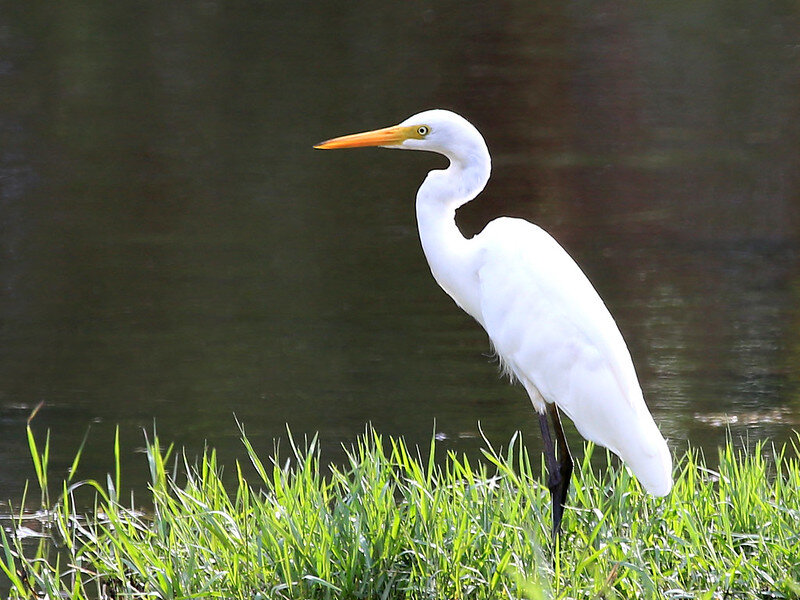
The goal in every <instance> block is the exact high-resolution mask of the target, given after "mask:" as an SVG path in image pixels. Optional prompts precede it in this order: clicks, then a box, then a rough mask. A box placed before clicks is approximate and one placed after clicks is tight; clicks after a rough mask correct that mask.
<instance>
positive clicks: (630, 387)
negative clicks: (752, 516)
mask: <svg viewBox="0 0 800 600" xmlns="http://www.w3.org/2000/svg"><path fill="white" fill-rule="evenodd" d="M472 243H473V244H476V245H477V248H478V251H477V253H476V275H477V279H478V285H479V308H478V311H479V314H473V316H474V317H475V318H476V319H477V320H478V321H479V322H480V323H481V324H482V325H483V326H484V328H485V329H486V331H487V333H488V334H489V337H490V339H491V341H492V344H493V345H494V348H495V350H496V351H497V353H498V354H499V356H500V358H501V360H502V361H503V364H504V367H505V368H506V369H507V370H508V371H509V372H510V373H512V374H513V375H514V376H515V377H516V378H517V379H519V380H520V382H521V383H522V384H523V385H524V386H525V388H526V390H527V391H528V393H529V395H530V396H531V400H532V402H533V404H534V406H535V407H536V408H537V410H539V411H540V412H542V411H543V410H544V402H554V403H555V404H557V405H558V407H559V408H560V409H561V410H562V411H563V412H565V413H566V414H567V416H569V417H570V419H572V421H573V422H574V423H575V426H576V428H577V429H578V431H579V432H580V433H581V435H583V437H585V438H586V439H588V440H591V441H593V442H595V443H597V444H600V445H602V446H604V447H606V448H608V449H610V450H611V451H612V452H614V453H615V454H617V455H618V456H620V458H622V459H623V460H624V461H625V463H626V464H628V466H629V467H630V468H631V470H632V471H633V472H634V474H635V475H636V476H637V478H638V479H639V480H640V481H641V483H642V484H643V486H644V487H645V488H646V489H647V490H648V491H649V492H650V493H652V494H656V495H664V494H666V493H668V492H669V490H670V488H671V487H672V460H671V456H670V453H669V449H668V447H667V444H666V442H665V441H664V438H663V437H662V436H661V433H660V432H659V431H658V428H657V427H656V425H655V423H654V421H653V418H652V417H651V415H650V413H649V411H648V410H647V406H646V405H645V402H644V398H643V397H642V391H641V387H640V386H639V382H638V379H637V377H636V372H635V369H634V367H633V362H632V360H631V357H630V353H629V352H628V348H627V346H626V344H625V341H624V340H623V338H622V334H621V333H620V331H619V329H618V327H617V325H616V323H615V322H614V319H613V318H612V316H611V314H610V313H609V311H608V309H607V308H606V306H605V304H604V303H603V301H602V300H601V298H600V296H599V295H598V294H597V292H596V291H595V289H594V287H593V286H592V285H591V283H590V282H589V280H588V279H587V278H586V276H585V275H584V274H583V272H582V271H581V270H580V268H579V267H578V265H577V264H576V263H575V261H573V260H572V258H571V257H570V256H569V255H568V254H567V253H566V251H565V250H564V249H563V248H561V246H559V244H558V243H557V242H556V241H555V240H554V239H553V238H552V237H550V236H549V235H548V234H547V233H546V232H544V231H543V230H542V229H540V228H539V227H537V226H536V225H533V224H531V223H529V222H527V221H524V220H521V219H512V218H501V219H496V220H495V221H492V222H491V223H490V224H489V225H487V227H486V228H485V229H484V230H483V231H482V232H481V233H480V234H478V235H477V236H475V238H473V240H472Z"/></svg>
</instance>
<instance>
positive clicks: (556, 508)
mask: <svg viewBox="0 0 800 600" xmlns="http://www.w3.org/2000/svg"><path fill="white" fill-rule="evenodd" d="M547 412H548V413H550V417H551V418H552V420H553V428H554V429H555V432H556V443H557V444H558V454H559V459H560V460H556V448H555V444H553V438H552V437H551V436H550V427H549V424H548V422H547V415H546V414H540V415H539V427H540V428H541V430H542V439H543V440H544V457H545V462H546V463H547V487H548V489H549V490H550V497H551V498H552V501H553V536H554V537H555V536H556V535H557V534H558V533H559V531H560V530H561V517H562V516H563V514H564V504H565V502H566V501H567V493H568V492H569V481H570V478H571V477H572V455H571V454H570V452H569V446H568V445H567V438H566V437H565V436H564V429H563V427H561V418H560V417H559V414H558V408H557V407H556V405H555V404H548V405H547Z"/></svg>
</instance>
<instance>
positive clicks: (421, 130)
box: [417, 125, 430, 137]
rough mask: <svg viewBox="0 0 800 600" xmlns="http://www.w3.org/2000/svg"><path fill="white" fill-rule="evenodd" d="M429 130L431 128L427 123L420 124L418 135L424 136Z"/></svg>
mask: <svg viewBox="0 0 800 600" xmlns="http://www.w3.org/2000/svg"><path fill="white" fill-rule="evenodd" d="M429 131H430V128H429V127H428V126H427V125H420V126H419V127H417V135H420V136H423V137H424V136H426V135H428V132H429Z"/></svg>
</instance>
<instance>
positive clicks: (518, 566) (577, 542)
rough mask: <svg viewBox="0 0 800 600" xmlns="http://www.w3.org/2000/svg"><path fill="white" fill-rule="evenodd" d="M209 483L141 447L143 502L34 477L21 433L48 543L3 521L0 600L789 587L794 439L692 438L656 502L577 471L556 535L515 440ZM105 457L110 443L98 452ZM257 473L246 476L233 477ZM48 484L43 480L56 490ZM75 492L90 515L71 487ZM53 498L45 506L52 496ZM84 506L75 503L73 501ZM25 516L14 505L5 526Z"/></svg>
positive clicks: (369, 446)
mask: <svg viewBox="0 0 800 600" xmlns="http://www.w3.org/2000/svg"><path fill="white" fill-rule="evenodd" d="M242 439H243V442H244V447H245V449H246V453H247V458H248V459H249V461H250V462H251V463H252V467H254V469H253V468H251V467H250V466H248V465H246V464H238V463H237V464H235V465H234V468H235V472H236V475H237V479H238V484H237V485H235V486H231V487H232V488H233V489H226V488H225V486H223V483H222V480H221V468H220V465H218V464H217V460H216V456H215V452H214V451H213V450H208V451H207V452H206V453H205V454H204V455H203V456H202V457H199V458H197V459H195V460H191V461H190V460H189V459H187V457H185V456H183V455H181V454H179V453H175V452H173V451H172V449H170V448H167V449H165V448H164V447H162V445H161V443H160V441H159V440H158V439H157V438H156V439H153V440H152V441H150V442H148V444H147V453H146V460H147V461H148V463H149V467H150V473H151V487H150V490H149V495H148V498H147V501H148V502H150V503H151V506H152V511H147V513H146V514H145V513H142V512H140V511H138V510H136V509H135V508H134V507H133V503H132V501H129V503H125V502H123V500H122V499H121V498H120V496H119V494H118V491H119V490H120V486H121V484H122V477H121V473H120V470H119V466H117V470H116V472H115V473H113V474H112V475H110V476H109V477H108V479H107V481H106V482H105V483H103V484H101V483H100V482H98V481H81V482H76V481H74V480H73V479H74V477H75V473H76V472H77V466H78V462H79V459H80V452H78V455H77V457H76V458H75V461H74V462H73V465H72V469H70V472H69V474H68V477H67V481H65V482H63V483H62V484H61V485H60V486H58V487H57V488H52V486H51V483H50V482H49V481H48V477H47V462H48V453H49V445H48V443H47V442H45V443H44V444H43V445H42V444H37V441H36V439H35V436H34V435H33V433H32V432H31V430H30V428H29V430H28V440H29V444H30V449H31V454H32V457H33V460H34V466H35V469H36V474H37V477H38V483H39V487H40V489H41V493H42V504H43V507H44V509H46V518H45V519H44V521H45V522H46V524H47V525H48V527H49V534H50V536H49V537H50V539H49V540H46V541H45V540H42V541H40V542H39V544H38V546H35V547H27V546H25V544H24V543H23V540H22V539H21V536H20V535H17V532H18V531H20V527H17V528H16V529H15V530H12V531H7V532H4V533H3V535H2V548H0V569H2V571H4V572H5V575H6V576H7V577H8V578H9V579H10V582H11V592H10V597H11V598H36V597H39V598H41V597H47V598H59V597H61V598H74V599H82V598H98V597H101V598H247V599H250V600H252V599H259V598H297V599H301V598H302V599H314V598H320V599H325V598H376V599H381V600H390V599H394V598H437V599H438V598H442V599H443V598H458V599H461V598H521V597H524V598H532V599H543V598H608V599H610V598H656V597H657V598H665V597H666V598H674V599H678V598H681V599H683V598H790V597H798V596H799V595H800V584H799V582H800V558H798V557H800V448H799V447H798V446H799V445H798V443H797V442H794V443H792V444H789V445H788V446H786V447H783V448H780V449H772V448H769V447H767V446H765V445H763V444H759V445H756V447H755V448H753V449H752V451H751V452H748V453H745V452H740V451H736V450H734V449H733V446H732V445H730V444H729V445H728V447H726V448H724V449H722V450H720V455H719V468H718V470H717V471H712V470H710V469H709V468H707V467H706V466H705V461H704V460H703V458H702V457H701V456H699V455H698V453H696V452H695V451H693V450H690V451H688V452H686V453H685V454H684V455H683V457H682V458H681V459H680V460H679V462H678V465H677V468H676V485H675V489H674V490H673V492H672V493H671V494H670V495H669V496H668V497H666V498H663V499H662V498H651V497H649V496H647V495H645V494H643V492H642V491H641V488H640V487H639V485H638V483H637V482H636V480H635V479H633V478H631V476H630V475H629V474H628V472H627V470H626V469H624V468H619V467H616V466H614V464H615V461H612V460H609V464H610V465H611V466H609V467H607V468H605V469H604V470H601V471H599V472H598V471H597V470H596V469H593V468H592V466H591V462H590V458H591V455H592V450H593V449H592V447H591V446H589V447H588V448H587V452H586V458H585V459H584V460H583V462H582V463H581V464H580V465H578V466H577V469H576V478H577V479H576V481H575V482H574V483H575V485H574V491H573V493H572V495H571V497H570V508H569V509H568V510H567V511H566V514H565V517H564V523H563V525H564V529H565V534H564V535H562V536H561V537H560V538H558V539H557V540H555V541H553V540H551V538H550V532H549V525H550V515H549V497H548V492H547V489H546V488H545V487H544V486H543V485H542V481H543V477H542V464H541V460H539V458H538V457H537V458H536V460H534V461H533V462H532V461H531V459H530V457H529V456H528V454H527V452H526V450H525V448H524V446H523V444H522V442H521V439H520V438H519V437H514V438H513V439H512V440H511V442H510V443H509V445H508V447H507V448H506V449H505V450H503V451H499V450H496V449H494V448H492V447H491V446H490V445H489V444H488V443H487V444H486V449H485V450H484V460H482V461H481V462H480V464H473V463H471V462H470V461H469V460H468V459H467V458H465V457H463V456H457V455H455V454H453V453H450V454H448V456H447V457H446V460H444V461H440V462H439V463H437V462H435V461H434V460H433V459H432V457H433V456H434V450H435V448H434V443H433V442H432V443H431V447H430V448H429V449H426V452H424V453H423V452H419V451H416V450H412V449H411V448H409V447H408V446H407V445H406V444H405V443H404V442H403V440H401V439H393V438H385V437H382V436H381V435H379V434H378V433H377V432H375V431H372V430H369V431H367V432H366V433H365V435H363V436H362V437H361V438H360V439H359V441H358V443H357V444H356V445H355V447H353V448H352V449H351V450H350V452H349V454H348V458H349V459H348V461H347V464H346V465H344V466H340V467H334V468H331V469H330V470H328V469H325V470H324V472H323V469H321V467H320V461H319V453H318V445H317V443H316V440H314V439H312V440H311V441H309V442H307V443H305V444H303V445H302V446H300V445H298V444H296V443H295V442H294V441H292V442H291V444H290V446H291V448H290V450H289V452H288V456H286V457H283V456H281V452H280V451H279V450H278V449H276V450H275V452H274V454H273V455H272V456H271V457H270V458H269V460H266V461H262V459H261V458H260V457H259V456H258V455H257V454H256V452H255V451H254V449H253V447H252V446H251V444H250V442H249V441H248V439H247V436H245V435H244V432H243V436H242ZM114 451H115V455H116V457H117V465H119V460H118V459H119V454H120V448H119V441H117V443H116V445H115V448H114ZM253 471H254V472H255V473H257V480H255V479H254V480H253V481H250V482H248V481H246V480H245V475H244V473H245V472H253ZM55 489H57V490H58V494H57V498H56V497H55V495H56V494H55V493H54V492H55ZM87 489H89V490H91V491H92V496H93V497H94V498H95V501H94V502H95V506H94V510H93V511H91V513H90V514H88V515H83V514H81V511H80V510H78V508H77V507H78V506H80V504H79V502H78V499H77V498H76V495H79V494H81V493H85V492H86V490H87ZM51 498H52V500H51ZM84 505H85V502H84ZM24 518H25V515H23V514H21V513H20V514H19V515H18V519H19V521H18V525H20V526H21V525H22V522H23V520H24Z"/></svg>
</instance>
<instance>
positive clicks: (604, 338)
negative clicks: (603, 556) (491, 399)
mask: <svg viewBox="0 0 800 600" xmlns="http://www.w3.org/2000/svg"><path fill="white" fill-rule="evenodd" d="M362 146H382V147H387V148H400V149H406V150H427V151H430V152H437V153H439V154H443V155H444V156H446V157H447V158H448V159H449V160H450V165H449V167H448V168H446V169H442V170H434V171H431V172H430V173H428V176H427V177H426V178H425V181H424V182H423V183H422V186H420V188H419V191H418V192H417V202H416V213H417V224H418V227H419V236H420V240H421V242H422V248H423V250H424V252H425V257H426V258H427V260H428V264H429V265H430V268H431V273H432V274H433V277H434V278H435V279H436V281H437V282H438V284H439V285H440V286H441V287H442V289H444V291H445V292H447V293H448V294H449V295H450V297H452V298H453V300H455V302H456V304H458V306H460V307H461V308H462V309H463V310H465V311H466V312H467V313H468V314H470V315H471V316H472V317H473V318H474V319H475V320H476V321H478V323H480V324H481V325H482V326H483V328H484V329H485V330H486V333H487V334H489V339H490V340H491V342H492V345H493V346H494V349H495V351H496V352H497V354H498V355H499V357H500V360H501V362H502V366H503V369H504V370H505V371H506V372H508V374H509V375H511V376H512V378H514V379H516V380H517V381H519V382H520V383H521V384H522V386H523V387H524V388H525V390H526V391H527V393H528V395H529V396H530V399H531V402H532V403H533V407H534V409H535V410H536V412H537V413H538V414H539V424H540V427H541V430H542V436H543V438H544V451H545V457H546V462H547V467H548V487H549V488H550V492H551V494H552V501H553V532H554V533H556V532H558V531H559V528H560V523H561V517H562V514H563V509H564V503H565V501H566V498H567V491H568V489H569V482H570V477H571V474H572V458H571V456H570V453H569V448H568V446H567V440H566V437H565V436H564V431H563V429H562V427H561V421H560V417H559V410H561V411H562V412H564V413H566V414H567V416H568V417H569V418H570V419H572V421H573V423H575V427H576V428H577V430H578V432H580V434H581V435H582V436H583V437H585V438H586V439H588V440H591V441H593V442H595V443H596V444H599V445H601V446H604V447H606V448H608V449H609V450H611V451H612V452H614V453H615V454H616V455H617V456H619V457H620V458H621V459H622V460H623V461H624V462H625V463H626V464H627V465H628V466H629V467H630V469H631V471H633V473H634V474H635V475H636V477H637V478H638V479H639V481H640V482H641V484H642V486H643V487H644V488H645V489H646V490H647V491H648V492H649V493H651V494H654V495H657V496H663V495H666V494H667V493H668V492H669V491H670V489H671V488H672V458H671V455H670V452H669V449H668V447H667V444H666V442H665V441H664V438H663V437H662V436H661V433H660V432H659V430H658V428H657V427H656V424H655V422H654V421H653V418H652V416H651V415H650V413H649V411H648V410H647V406H646V405H645V402H644V398H643V396H642V390H641V387H640V385H639V382H638V379H637V376H636V371H635V370H634V366H633V361H632V360H631V356H630V353H629V352H628V348H627V346H626V344H625V341H624V340H623V338H622V334H621V333H620V331H619V328H618V327H617V325H616V323H615V322H614V319H613V317H612V316H611V313H609V311H608V309H607V308H606V306H605V304H604V303H603V301H602V300H601V298H600V296H599V295H598V294H597V292H596V291H595V289H594V287H593V286H592V284H591V283H590V282H589V280H588V279H587V278H586V276H585V275H584V274H583V272H582V271H581V269H580V268H579V267H578V265H577V264H576V263H575V261H574V260H572V258H571V257H570V256H569V255H568V254H567V252H566V251H565V250H564V249H563V248H562V247H561V246H560V245H559V244H558V242H556V241H555V240H554V239H553V238H552V237H551V236H550V235H548V234H547V233H546V232H545V231H544V230H542V229H540V228H539V227H537V226H536V225H534V224H532V223H529V222H528V221H525V220H523V219H516V218H509V217H502V218H499V219H495V220H493V221H491V222H490V223H489V224H488V225H487V226H486V227H485V228H484V229H483V231H481V232H480V233H479V234H477V235H475V236H474V237H472V238H470V239H467V238H465V237H464V236H463V235H462V234H461V231H460V230H459V229H458V227H457V226H456V223H455V214H456V210H457V209H458V208H459V207H460V206H462V205H464V204H466V203H467V202H469V201H470V200H472V199H473V198H475V197H476V196H477V195H478V194H479V193H480V192H481V190H483V188H484V186H485V185H486V182H487V181H488V179H489V174H490V171H491V158H490V156H489V151H488V149H487V147H486V142H485V141H484V139H483V137H482V136H481V134H480V133H479V132H478V130H477V129H475V127H473V126H472V124H470V123H469V122H468V121H467V120H466V119H464V118H463V117H461V116H459V115H457V114H455V113H452V112H449V111H446V110H429V111H425V112H421V113H419V114H417V115H414V116H413V117H410V118H408V119H406V120H405V121H403V122H402V123H400V124H399V125H396V126H393V127H387V128H385V129H378V130H375V131H369V132H366V133H359V134H353V135H347V136H343V137H339V138H335V139H332V140H328V141H326V142H323V143H321V144H318V145H317V146H315V147H316V148H321V149H336V148H353V147H362ZM548 414H549V416H550V419H551V420H552V422H553V428H554V431H555V440H553V438H552V437H551V433H550V427H549V425H548ZM556 446H558V456H556V449H555V447H556Z"/></svg>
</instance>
